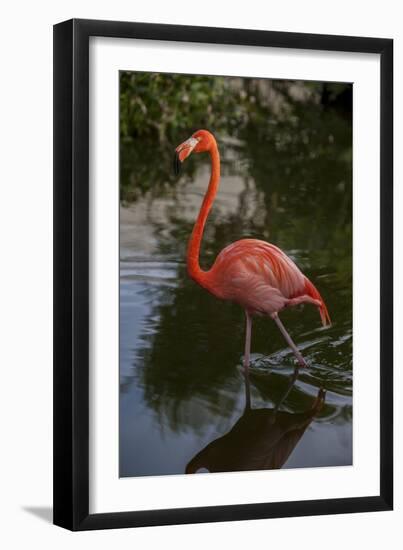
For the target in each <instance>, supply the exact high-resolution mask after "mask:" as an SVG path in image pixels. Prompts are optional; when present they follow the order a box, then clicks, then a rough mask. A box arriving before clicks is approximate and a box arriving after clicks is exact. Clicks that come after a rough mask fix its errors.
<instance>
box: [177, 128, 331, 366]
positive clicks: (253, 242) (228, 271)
mask: <svg viewBox="0 0 403 550" xmlns="http://www.w3.org/2000/svg"><path fill="white" fill-rule="evenodd" d="M192 151H193V152H196V153H203V152H208V153H209V155H210V158H211V176H210V182H209V186H208V189H207V192H206V195H205V197H204V199H203V203H202V205H201V208H200V212H199V215H198V217H197V220H196V223H195V225H194V228H193V231H192V235H191V237H190V240H189V245H188V252H187V268H188V273H189V276H190V277H191V278H192V279H193V280H194V281H196V282H197V283H198V284H199V285H200V286H202V287H203V288H205V289H206V290H207V291H209V292H210V293H211V294H213V295H214V296H216V297H217V298H221V299H223V300H230V301H233V302H236V303H238V304H239V305H240V306H242V307H243V309H244V310H245V313H246V339H245V355H244V366H245V368H247V367H248V365H249V355H250V341H251V319H252V316H253V315H266V316H270V317H271V318H272V319H273V320H274V321H275V322H276V324H277V326H278V327H279V329H280V331H281V333H282V334H283V336H284V338H285V339H286V341H287V343H288V344H289V346H290V347H291V349H292V350H293V352H294V354H295V356H296V357H297V359H298V362H299V363H300V365H302V366H305V365H306V363H305V361H304V359H303V357H302V355H301V353H300V352H299V350H298V348H297V347H296V345H295V344H294V342H293V341H292V339H291V337H290V335H289V334H288V332H287V331H286V329H285V327H284V326H283V324H282V323H281V321H280V319H279V317H278V312H280V311H282V310H283V309H284V308H287V307H291V306H295V305H298V304H302V303H309V304H312V305H314V306H316V307H317V308H318V309H319V313H320V316H321V320H322V324H323V325H324V326H325V325H330V317H329V314H328V311H327V308H326V304H325V302H324V300H323V299H322V297H321V295H320V294H319V292H318V290H317V289H316V288H315V286H314V285H313V284H312V283H311V281H310V280H309V279H308V278H307V277H306V276H305V275H304V274H303V273H302V272H301V271H300V269H299V268H298V267H297V266H296V265H295V263H294V262H293V261H292V260H291V258H289V257H288V256H287V255H286V254H285V253H284V252H283V251H282V250H280V248H278V247H277V246H274V245H273V244H270V243H267V242H264V241H260V240H257V239H242V240H239V241H236V242H234V243H232V244H230V245H229V246H227V247H226V248H224V250H222V251H221V252H220V254H219V255H218V256H217V258H216V260H215V262H214V264H213V266H212V267H211V269H210V270H208V271H204V270H202V269H201V268H200V265H199V255H200V246H201V241H202V237H203V231H204V227H205V224H206V221H207V217H208V215H209V212H210V209H211V207H212V205H213V202H214V198H215V196H216V193H217V190H218V185H219V180H220V156H219V152H218V147H217V142H216V140H215V138H214V136H213V134H211V133H210V132H208V131H207V130H199V131H197V132H195V133H194V134H193V135H192V136H191V137H190V138H189V139H188V140H186V141H185V142H183V143H182V144H181V145H179V146H178V147H177V148H176V151H175V158H174V169H175V171H176V172H179V168H180V165H181V163H182V162H183V161H184V160H185V159H186V158H187V157H188V156H189V155H190V153H192Z"/></svg>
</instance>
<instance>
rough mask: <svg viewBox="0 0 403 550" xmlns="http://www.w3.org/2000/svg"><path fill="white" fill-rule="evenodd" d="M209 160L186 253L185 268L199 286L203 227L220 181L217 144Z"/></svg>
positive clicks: (203, 273) (203, 275) (201, 281)
mask: <svg viewBox="0 0 403 550" xmlns="http://www.w3.org/2000/svg"><path fill="white" fill-rule="evenodd" d="M209 154H210V159H211V175H210V182H209V185H208V189H207V192H206V194H205V196H204V199H203V203H202V205H201V208H200V212H199V215H198V216H197V220H196V223H195V225H194V227H193V231H192V235H191V237H190V240H189V245H188V251H187V268H188V273H189V275H190V277H191V278H192V279H194V280H195V281H196V282H198V283H199V284H202V283H203V281H204V278H205V275H206V271H203V270H202V269H201V267H200V264H199V256H200V246H201V242H202V238H203V232H204V226H205V225H206V220H207V217H208V215H209V212H210V210H211V207H212V205H213V202H214V198H215V196H216V194H217V190H218V184H219V181H220V155H219V152H218V147H217V144H216V143H214V145H213V146H212V148H211V149H210V151H209Z"/></svg>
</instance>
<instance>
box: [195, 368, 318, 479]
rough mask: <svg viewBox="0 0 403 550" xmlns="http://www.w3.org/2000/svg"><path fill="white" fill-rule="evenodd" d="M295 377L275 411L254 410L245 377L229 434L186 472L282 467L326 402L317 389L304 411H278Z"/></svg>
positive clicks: (219, 439)
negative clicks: (242, 398)
mask: <svg viewBox="0 0 403 550" xmlns="http://www.w3.org/2000/svg"><path fill="white" fill-rule="evenodd" d="M297 377H298V368H296V369H295V371H294V373H293V375H292V376H291V378H290V382H289V384H288V386H287V389H286V391H285V392H284V394H283V395H282V397H281V399H280V400H279V402H278V403H277V405H276V406H275V407H274V408H272V409H267V408H261V409H253V408H252V407H251V399H250V382H249V376H248V375H247V374H246V375H245V410H244V413H243V414H242V416H241V417H240V419H239V420H238V421H237V422H236V424H235V425H234V426H233V428H232V429H231V430H230V431H229V432H228V433H226V434H225V435H223V436H222V437H219V438H218V439H215V440H214V441H212V442H211V443H209V444H208V445H207V446H206V447H204V449H202V450H201V451H200V452H198V453H197V454H196V455H195V456H194V457H193V458H192V460H191V461H190V462H189V463H188V465H187V466H186V470H185V473H187V474H192V473H195V472H197V471H198V470H200V469H201V468H203V469H207V470H208V471H209V472H231V471H232V472H233V471H245V470H272V469H279V468H281V467H282V466H283V465H284V464H285V462H286V461H287V459H288V457H289V456H290V455H291V453H292V451H293V450H294V448H295V447H296V445H297V444H298V442H299V440H300V439H301V437H302V436H303V434H304V432H305V430H306V429H307V428H308V426H309V425H310V423H311V422H312V420H313V419H314V418H315V416H316V415H317V414H318V413H319V412H320V411H321V409H322V407H323V405H324V402H325V395H326V391H325V390H324V389H322V388H320V389H319V390H318V394H317V396H316V398H315V399H314V401H313V403H312V405H311V407H310V408H309V409H307V410H306V411H304V412H301V413H290V412H285V411H280V410H279V408H280V406H281V404H282V403H283V402H284V401H285V399H286V398H287V396H288V395H289V393H290V391H291V389H292V387H293V385H294V383H295V381H296V379H297Z"/></svg>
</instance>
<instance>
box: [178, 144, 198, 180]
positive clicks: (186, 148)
mask: <svg viewBox="0 0 403 550" xmlns="http://www.w3.org/2000/svg"><path fill="white" fill-rule="evenodd" d="M198 143H199V140H198V139H196V138H194V137H190V138H189V139H187V140H186V141H184V142H183V143H181V144H180V145H178V147H177V148H176V149H175V155H174V162H173V169H174V174H175V176H177V175H179V172H180V169H181V163H182V162H183V161H184V160H185V159H186V158H187V157H188V156H189V155H190V153H191V152H192V151H193V149H194V148H195V147H196V145H197V144H198Z"/></svg>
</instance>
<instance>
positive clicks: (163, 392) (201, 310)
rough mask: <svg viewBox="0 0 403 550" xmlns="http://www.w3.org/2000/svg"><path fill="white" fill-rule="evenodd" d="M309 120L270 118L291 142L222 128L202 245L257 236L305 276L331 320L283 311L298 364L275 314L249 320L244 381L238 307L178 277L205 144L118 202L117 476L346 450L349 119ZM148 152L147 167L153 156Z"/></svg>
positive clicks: (310, 312) (316, 462) (319, 456)
mask: <svg viewBox="0 0 403 550" xmlns="http://www.w3.org/2000/svg"><path fill="white" fill-rule="evenodd" d="M306 127H308V128H309V129H310V130H309V132H308V133H306V131H305V133H298V128H297V130H295V132H294V133H293V132H290V131H288V134H287V133H284V132H285V130H284V129H280V130H279V132H280V135H288V136H290V139H289V140H288V141H287V140H286V142H285V144H284V140H283V141H281V140H280V141H278V139H277V140H276V138H275V136H276V133H275V132H274V133H273V135H269V136H267V135H266V136H263V137H261V138H259V139H255V138H254V139H252V137H251V135H252V134H251V135H250V136H245V138H244V140H242V141H239V142H235V141H231V142H229V141H228V140H223V141H222V143H221V151H222V172H223V174H222V179H221V185H220V189H219V192H218V196H217V199H216V202H215V205H214V208H213V210H212V213H211V215H210V217H209V219H208V222H207V227H206V232H205V236H204V239H203V245H202V256H201V265H202V267H204V268H208V267H209V266H210V265H211V264H212V262H213V260H214V257H215V256H216V255H217V253H218V252H219V251H220V250H221V249H222V248H224V247H225V246H226V245H227V244H229V243H231V242H233V241H235V240H237V239H240V238H244V237H253V238H260V239H263V240H267V241H270V242H272V243H274V244H276V245H277V246H280V247H281V248H282V249H283V250H284V251H285V252H286V253H287V254H288V255H289V256H290V257H291V258H292V259H293V260H294V261H295V262H296V263H297V264H298V265H299V266H300V268H301V269H302V270H303V271H304V273H305V274H306V275H307V276H308V277H309V278H310V279H311V280H312V281H313V282H314V284H315V285H316V286H317V287H318V289H319V291H320V292H321V294H322V296H323V298H324V299H325V301H326V303H327V305H328V309H329V313H330V316H331V318H332V321H333V325H332V327H331V328H330V329H326V330H324V329H322V328H321V325H320V318H319V315H318V312H317V310H316V308H312V307H311V306H301V307H297V308H294V309H292V310H288V311H285V312H283V313H282V314H281V318H282V320H283V322H284V324H285V326H286V327H287V329H288V330H289V332H290V333H291V335H292V336H293V338H294V340H295V341H296V343H297V344H298V346H299V348H300V349H301V351H302V353H303V355H304V357H305V359H306V360H307V361H308V363H309V366H308V368H307V369H303V370H300V372H299V373H298V372H297V373H295V372H294V366H295V363H294V356H293V355H292V353H291V352H290V350H289V349H288V348H287V347H286V345H285V343H284V340H283V339H282V336H281V334H280V333H279V331H278V329H277V327H276V326H275V324H274V323H273V322H272V321H271V320H270V319H256V320H254V324H253V332H252V365H251V369H250V377H249V380H246V381H245V379H244V376H243V374H242V368H241V365H242V354H243V346H244V314H243V312H242V310H241V309H240V308H239V306H237V305H235V304H231V303H226V302H222V301H219V300H217V299H216V298H214V297H213V296H210V295H209V294H207V293H206V292H205V291H204V290H203V289H202V288H200V287H198V286H197V285H196V284H195V283H194V282H192V281H191V280H189V278H188V276H187V273H186V265H185V254H186V244H187V240H188V237H189V235H190V232H191V229H192V225H193V223H194V220H195V218H196V215H197V212H198V208H199V206H200V203H201V200H202V196H203V194H204V191H205V189H206V186H207V182H208V174H209V163H208V158H204V156H201V155H197V157H196V158H194V159H193V160H190V162H189V163H188V164H187V165H186V166H185V167H184V175H183V176H182V178H181V179H180V180H179V181H178V182H177V183H176V184H174V185H162V186H156V187H155V188H154V189H150V190H149V191H146V192H144V193H143V194H142V195H141V196H139V197H138V198H137V200H136V202H134V203H130V204H128V203H127V202H126V201H125V202H123V201H122V205H121V221H120V223H121V229H120V233H121V266H120V269H121V271H120V274H121V275H120V292H121V297H120V380H121V394H120V476H123V477H124V476H144V475H165V474H183V473H185V471H187V472H193V471H198V472H206V471H229V470H251V469H260V468H279V467H283V468H301V467H317V466H337V465H349V464H352V300H351V276H352V275H351V274H352V266H351V236H352V226H351V125H350V121H349V120H346V119H345V118H343V116H342V115H340V114H338V113H335V112H330V113H325V114H323V116H322V117H321V118H319V120H316V119H315V124H313V122H312V121H311V124H309V125H304V128H306ZM283 130H284V132H283V133H282V134H281V131H283ZM277 133H278V132H277ZM273 136H274V137H273ZM186 137H188V136H183V138H186ZM174 145H176V143H175V144H174ZM126 153H127V152H126ZM130 154H131V152H130V151H129V152H128V154H127V155H126V156H127V158H130ZM132 154H133V158H137V157H136V151H135V150H133V151H132ZM147 158H148V157H147ZM147 162H149V163H150V164H149V166H150V178H152V176H153V174H154V172H153V165H152V162H154V163H158V159H157V160H156V159H155V158H154V159H152V157H150V158H149V160H147ZM134 166H135V163H134ZM162 168H163V167H162ZM162 168H161V166H160V165H159V166H158V170H159V171H161V170H162V173H163V172H164V170H163V169H162ZM133 169H135V167H134V168H133ZM169 170H170V165H169V164H168V165H167V167H166V171H167V173H168V172H169ZM129 171H130V167H129Z"/></svg>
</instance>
